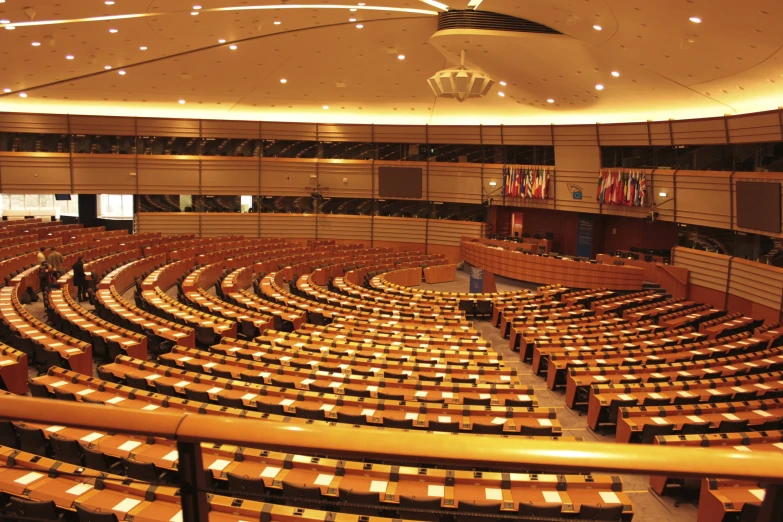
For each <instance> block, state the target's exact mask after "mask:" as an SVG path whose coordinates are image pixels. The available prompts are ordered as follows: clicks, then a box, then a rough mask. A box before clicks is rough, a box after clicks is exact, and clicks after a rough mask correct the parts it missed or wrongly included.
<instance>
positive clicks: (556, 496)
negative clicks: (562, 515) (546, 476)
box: [541, 491, 563, 504]
mask: <svg viewBox="0 0 783 522" xmlns="http://www.w3.org/2000/svg"><path fill="white" fill-rule="evenodd" d="M541 493H543V494H544V502H550V503H557V504H562V503H563V501H562V499H561V498H560V493H559V492H558V491H542V492H541Z"/></svg>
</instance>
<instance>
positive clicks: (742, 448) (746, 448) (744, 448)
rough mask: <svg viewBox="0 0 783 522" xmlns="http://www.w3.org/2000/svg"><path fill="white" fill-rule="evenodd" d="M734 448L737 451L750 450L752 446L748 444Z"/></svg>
mask: <svg viewBox="0 0 783 522" xmlns="http://www.w3.org/2000/svg"><path fill="white" fill-rule="evenodd" d="M734 449H735V450H737V451H750V448H749V447H747V446H734Z"/></svg>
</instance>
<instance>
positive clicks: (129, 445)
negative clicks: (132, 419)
mask: <svg viewBox="0 0 783 522" xmlns="http://www.w3.org/2000/svg"><path fill="white" fill-rule="evenodd" d="M139 446H141V442H139V441H136V440H129V441H128V442H125V443H124V444H122V445H121V446H120V447H119V448H117V449H118V450H120V451H133V450H135V449H136V448H138V447H139Z"/></svg>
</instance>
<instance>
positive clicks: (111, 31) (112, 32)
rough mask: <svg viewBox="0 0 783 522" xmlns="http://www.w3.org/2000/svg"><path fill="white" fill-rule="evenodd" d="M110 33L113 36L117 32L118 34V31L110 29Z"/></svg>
mask: <svg viewBox="0 0 783 522" xmlns="http://www.w3.org/2000/svg"><path fill="white" fill-rule="evenodd" d="M109 32H110V33H111V34H114V33H116V32H117V29H109Z"/></svg>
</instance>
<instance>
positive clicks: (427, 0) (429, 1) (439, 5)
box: [421, 0, 449, 11]
mask: <svg viewBox="0 0 783 522" xmlns="http://www.w3.org/2000/svg"><path fill="white" fill-rule="evenodd" d="M421 1H422V2H424V3H425V4H428V5H431V6H432V7H437V8H438V9H441V10H443V11H448V10H449V6H447V5H446V4H442V3H440V2H437V1H436V0H421Z"/></svg>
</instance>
